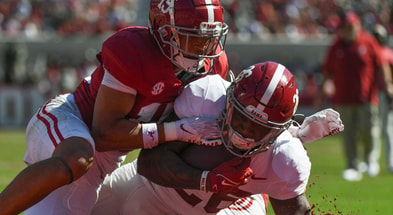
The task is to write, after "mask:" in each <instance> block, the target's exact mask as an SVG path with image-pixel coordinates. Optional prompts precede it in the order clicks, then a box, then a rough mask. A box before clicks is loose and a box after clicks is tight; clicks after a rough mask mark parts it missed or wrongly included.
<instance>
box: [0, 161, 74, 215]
mask: <svg viewBox="0 0 393 215" xmlns="http://www.w3.org/2000/svg"><path fill="white" fill-rule="evenodd" d="M62 168H63V166H62V164H61V163H59V162H58V161H57V160H55V159H48V160H44V161H41V162H38V163H35V164H33V165H31V166H29V167H27V168H26V169H24V170H23V171H22V172H21V173H20V174H19V175H18V176H17V177H16V178H15V179H14V180H13V181H12V182H11V183H10V184H9V185H8V186H7V187H6V188H5V189H4V191H3V192H2V193H1V194H0V208H1V214H4V215H15V214H19V213H21V212H23V211H24V210H26V209H27V208H29V207H31V206H32V205H34V204H36V203H37V202H39V201H40V200H42V199H43V198H44V197H46V196H47V195H48V194H49V193H50V192H52V191H53V190H55V189H57V188H58V187H60V186H62V185H65V184H67V183H68V182H69V178H68V175H67V172H65V174H62V172H61V171H58V170H59V169H62ZM55 173H58V174H55Z"/></svg>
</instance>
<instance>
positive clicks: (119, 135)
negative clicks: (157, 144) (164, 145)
mask: <svg viewBox="0 0 393 215" xmlns="http://www.w3.org/2000/svg"><path fill="white" fill-rule="evenodd" d="M135 99H136V96H135V95H132V94H129V93H124V92H120V91H118V90H115V89H112V88H110V87H107V86H105V85H101V86H100V89H99V91H98V94H97V99H96V102H95V107H94V117H93V124H92V131H91V132H92V135H93V138H94V140H95V144H96V149H97V150H98V151H107V150H124V151H129V150H133V149H135V148H142V147H143V139H142V132H141V131H142V126H141V124H139V123H136V122H132V121H130V120H128V119H126V116H127V114H128V113H129V112H130V110H131V109H132V108H133V106H134V103H135ZM160 129H161V127H158V134H159V135H158V141H161V142H162V141H163V136H162V135H160V133H161V134H162V132H160Z"/></svg>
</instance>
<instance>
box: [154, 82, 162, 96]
mask: <svg viewBox="0 0 393 215" xmlns="http://www.w3.org/2000/svg"><path fill="white" fill-rule="evenodd" d="M164 88H165V84H164V82H162V81H161V82H158V83H156V84H155V85H154V87H153V89H152V90H151V94H153V95H158V94H160V93H162V91H164Z"/></svg>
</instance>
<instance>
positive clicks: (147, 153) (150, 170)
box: [138, 143, 202, 190]
mask: <svg viewBox="0 0 393 215" xmlns="http://www.w3.org/2000/svg"><path fill="white" fill-rule="evenodd" d="M167 144H179V145H180V144H182V145H183V144H186V143H165V144H162V145H160V146H158V147H155V148H153V149H143V150H142V151H141V153H140V154H139V157H138V173H139V174H141V175H143V176H145V177H146V178H148V179H149V180H151V181H152V182H154V183H156V184H159V185H161V186H165V187H172V188H182V189H198V190H199V189H200V178H201V174H202V170H199V169H196V168H193V167H191V166H189V165H188V164H187V163H185V162H184V160H182V159H181V158H180V157H179V155H178V153H177V152H174V151H171V150H169V149H168V148H167V146H166V145H167ZM186 145H188V144H186Z"/></svg>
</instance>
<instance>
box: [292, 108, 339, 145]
mask: <svg viewBox="0 0 393 215" xmlns="http://www.w3.org/2000/svg"><path fill="white" fill-rule="evenodd" d="M343 130H344V125H343V123H342V121H341V118H340V114H339V113H338V112H337V111H335V110H333V109H331V108H327V109H324V110H321V111H318V112H316V113H314V114H312V115H311V116H308V117H306V118H305V119H304V120H303V122H302V124H301V125H300V126H297V125H291V126H290V127H289V128H288V131H289V132H290V133H291V135H292V136H293V137H296V138H299V139H300V141H302V143H303V144H305V143H309V142H314V141H317V140H320V139H322V138H325V137H327V136H331V135H334V134H336V133H339V132H342V131H343Z"/></svg>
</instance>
